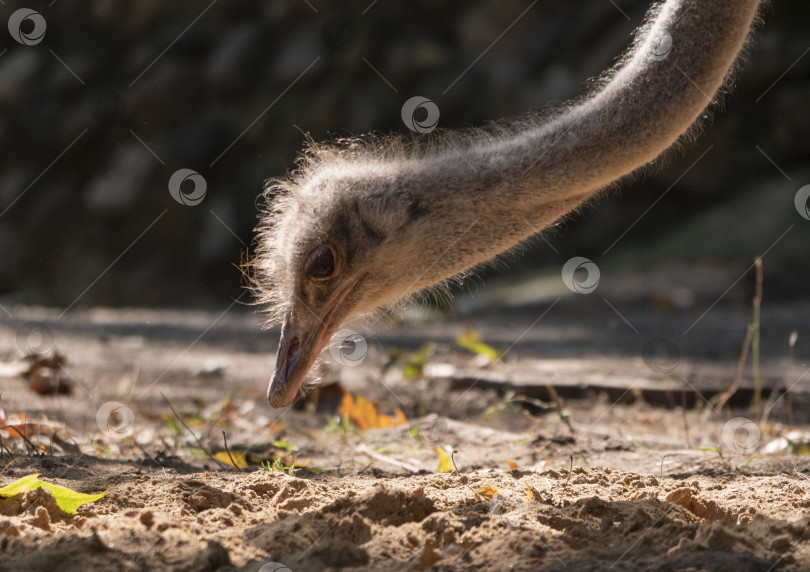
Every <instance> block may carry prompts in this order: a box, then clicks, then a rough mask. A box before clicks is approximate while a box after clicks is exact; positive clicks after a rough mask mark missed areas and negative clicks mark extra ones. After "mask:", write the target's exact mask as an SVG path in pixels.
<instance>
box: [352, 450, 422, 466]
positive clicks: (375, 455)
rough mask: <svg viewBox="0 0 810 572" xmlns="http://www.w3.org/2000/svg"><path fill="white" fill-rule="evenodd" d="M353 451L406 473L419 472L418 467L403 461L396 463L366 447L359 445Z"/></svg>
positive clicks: (390, 458) (391, 458)
mask: <svg viewBox="0 0 810 572" xmlns="http://www.w3.org/2000/svg"><path fill="white" fill-rule="evenodd" d="M355 451H357V452H358V453H363V454H364V455H368V456H369V457H371V458H372V459H377V460H378V461H382V462H383V463H387V464H389V465H393V466H395V467H399V468H400V469H405V470H406V471H410V472H411V473H418V472H419V467H417V466H416V465H412V464H410V463H406V462H405V461H398V460H397V459H394V458H393V457H388V456H386V455H381V454H379V453H375V452H374V451H372V450H371V449H369V448H368V446H367V445H360V446H358V447H356V448H355Z"/></svg>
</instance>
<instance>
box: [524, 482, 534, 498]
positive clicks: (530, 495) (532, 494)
mask: <svg viewBox="0 0 810 572" xmlns="http://www.w3.org/2000/svg"><path fill="white" fill-rule="evenodd" d="M526 490H527V491H529V492H527V493H526V498H527V499H529V500H531V499H533V498H534V493H533V492H532V488H531V487H530V486H529V483H526Z"/></svg>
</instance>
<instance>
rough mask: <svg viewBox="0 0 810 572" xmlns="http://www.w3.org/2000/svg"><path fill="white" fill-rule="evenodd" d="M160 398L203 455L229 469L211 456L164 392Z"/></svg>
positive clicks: (234, 467)
mask: <svg viewBox="0 0 810 572" xmlns="http://www.w3.org/2000/svg"><path fill="white" fill-rule="evenodd" d="M160 396H161V397H162V398H163V401H165V402H166V405H168V406H169V409H171V410H172V413H174V416H175V417H177V420H178V421H179V422H180V425H182V426H183V427H185V429H186V431H188V432H189V433H191V436H192V437H194V440H195V441H197V444H198V445H199V446H200V449H202V450H203V453H205V454H206V455H208V458H209V459H211V460H212V461H214V462H215V463H216V464H217V465H219V466H220V467H221V468H223V469H224V468H225V467H227V466H228V465H226V464H225V463H223V462H222V461H220V460H219V459H217V458H216V457H214V456H213V455H212V454H211V451H209V450H208V449H206V448H205V447H204V446H203V444H202V441H200V438H199V437H197V435H196V433H194V431H192V430H191V428H190V427H189V426H188V425H186V422H185V421H183V418H182V417H180V415H178V414H177V411H175V409H174V406H173V405H172V403H171V401H169V400H168V398H167V397H166V396H165V395H164V394H163V392H162V391H161V392H160ZM231 468H232V469H233V470H235V471H238V470H239V468H238V467H237V466H236V465H234V466H232V467H231Z"/></svg>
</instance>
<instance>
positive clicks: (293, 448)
mask: <svg viewBox="0 0 810 572" xmlns="http://www.w3.org/2000/svg"><path fill="white" fill-rule="evenodd" d="M272 445H273V447H276V448H278V449H284V450H285V451H287V452H289V453H295V452H296V451H298V447H296V446H295V445H290V444H289V443H287V442H286V441H281V440H276V441H273V443H272Z"/></svg>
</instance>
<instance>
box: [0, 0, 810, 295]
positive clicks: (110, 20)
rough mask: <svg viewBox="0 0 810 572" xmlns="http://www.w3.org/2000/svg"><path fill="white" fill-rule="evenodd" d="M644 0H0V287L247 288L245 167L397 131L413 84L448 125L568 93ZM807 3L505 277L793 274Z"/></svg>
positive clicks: (618, 46) (615, 43)
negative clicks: (646, 169)
mask: <svg viewBox="0 0 810 572" xmlns="http://www.w3.org/2000/svg"><path fill="white" fill-rule="evenodd" d="M649 4H650V2H649V1H648V0H587V1H586V0H581V1H579V2H556V1H552V0H537V1H536V2H533V3H531V2H527V1H517V0H500V1H498V2H494V1H468V2H463V3H458V2H449V1H439V0H431V1H426V0H425V1H413V0H412V1H408V2H402V1H399V2H394V1H392V0H380V1H376V0H375V1H372V0H364V1H363V2H349V1H340V2H328V1H326V0H289V1H283V0H274V1H272V2H259V1H247V0H227V1H226V0H220V1H214V2H210V1H204V2H179V1H173V2H161V1H159V0H137V1H135V0H129V1H125V0H122V1H116V2H112V1H106V0H105V1H100V0H97V1H88V2H81V3H77V2H68V1H65V0H61V1H55V2H40V1H34V0H30V1H27V2H16V1H12V0H5V1H4V2H3V3H2V5H0V20H2V21H3V22H6V21H9V26H8V28H9V30H8V32H7V31H6V30H5V29H3V30H2V33H0V149H2V153H0V303H3V304H38V305H47V306H56V307H60V308H67V307H76V308H79V307H87V306H96V305H101V306H114V307H117V306H153V307H154V306H173V307H202V308H204V307H209V306H211V307H213V306H216V307H221V306H222V303H223V300H225V301H226V302H227V301H228V300H230V299H234V298H236V297H238V296H239V295H240V294H241V291H242V286H241V284H242V280H241V276H240V271H239V270H238V268H237V266H238V264H239V262H240V260H241V259H243V258H244V257H245V256H246V255H248V253H249V252H250V249H251V242H252V240H253V230H252V229H253V228H254V226H255V224H256V215H257V207H256V201H257V197H258V195H259V193H260V192H261V187H262V182H263V181H264V180H265V179H267V178H268V177H275V176H280V175H282V174H283V173H284V172H285V170H287V169H290V168H291V167H292V166H293V164H294V159H295V156H296V153H297V152H298V151H299V150H300V148H301V146H302V142H303V140H304V135H303V134H304V133H308V134H311V136H312V137H313V138H314V139H316V140H321V139H326V138H330V137H340V136H345V135H350V134H359V133H363V132H366V131H370V130H374V131H382V132H391V131H394V132H407V127H406V126H405V125H404V123H403V121H402V119H401V116H400V113H401V108H402V105H403V103H404V102H405V101H406V100H407V99H409V98H410V97H412V96H415V95H419V96H424V97H427V98H429V99H431V100H432V101H433V102H435V103H436V105H437V106H438V107H439V109H440V113H441V116H440V120H439V126H440V127H443V128H458V127H463V126H470V125H478V124H481V123H482V122H484V121H486V120H494V119H498V118H500V117H508V116H515V115H519V114H521V113H523V112H525V111H528V110H530V109H535V110H537V109H542V108H543V107H544V106H545V105H548V104H554V103H555V102H557V103H558V102H562V101H564V100H565V99H567V98H569V97H572V96H574V95H576V94H577V93H578V92H580V91H581V90H582V89H583V88H584V87H586V86H587V85H588V79H589V78H593V77H595V76H597V75H598V74H599V73H600V72H601V71H602V70H604V69H605V68H607V67H609V66H610V65H611V63H612V62H613V61H614V59H615V58H616V57H617V56H618V55H619V54H621V52H622V51H623V49H624V48H625V47H626V46H627V45H628V43H629V41H630V39H631V36H632V34H633V31H634V30H635V29H636V28H637V26H638V25H639V24H640V23H641V21H642V18H643V15H644V13H645V11H646V10H647V8H648V7H649ZM20 8H28V9H30V10H33V11H35V12H36V13H38V14H39V16H36V15H34V16H31V15H30V12H29V13H19V12H17V11H18V10H19V9H20ZM14 14H16V15H17V16H16V20H15V19H14V16H13V15H14ZM20 14H22V15H23V16H26V14H28V16H26V17H24V18H22V19H21V20H20V18H21V17H22V16H20ZM17 20H20V21H19V22H17ZM42 22H44V24H45V26H46V29H45V33H44V36H42V29H39V28H38V23H39V24H40V25H41V24H42ZM808 22H810V4H808V3H807V2H806V1H805V0H776V1H774V2H773V3H772V5H771V6H770V7H768V8H767V10H766V13H765V21H764V24H763V25H762V27H761V30H760V31H759V33H758V34H757V35H756V43H755V45H754V46H753V49H752V50H751V51H750V56H749V58H748V62H747V64H746V65H745V68H744V71H743V73H741V74H739V76H738V78H737V80H736V81H735V82H734V86H733V90H732V92H731V94H730V95H729V96H728V97H727V98H726V101H725V108H724V110H723V111H722V112H718V113H716V114H715V115H714V117H713V118H712V119H709V120H708V121H707V123H706V127H705V129H704V131H703V133H702V135H701V136H700V137H699V138H698V140H697V141H695V142H693V143H691V144H689V145H687V146H685V147H684V148H683V150H681V151H679V152H677V153H675V154H673V155H671V159H670V160H669V161H668V162H667V163H666V165H665V166H664V167H663V168H661V169H659V170H658V171H657V172H656V173H655V174H654V175H652V176H651V177H648V178H646V179H644V180H640V181H636V182H635V183H633V184H629V185H624V186H623V188H622V191H621V193H612V194H611V195H610V196H608V197H604V198H603V199H601V200H600V201H598V202H596V203H594V205H593V206H592V207H591V208H588V209H586V210H585V211H584V212H583V213H581V214H579V215H577V216H576V217H573V218H572V219H570V220H569V221H567V222H566V223H565V224H564V225H562V226H560V227H557V228H555V229H553V230H552V231H551V232H548V233H545V234H544V238H545V240H540V239H538V240H536V241H535V242H534V243H533V244H532V245H530V246H528V247H527V248H525V249H523V250H522V251H521V252H520V253H518V254H516V255H515V256H514V257H512V258H511V259H510V260H511V263H510V268H509V269H508V270H507V271H506V272H507V274H506V275H505V278H504V277H503V276H504V275H503V274H502V273H501V272H498V273H497V274H498V275H499V276H501V277H502V278H500V279H499V280H500V283H502V284H510V285H511V284H519V283H525V282H526V281H527V280H528V281H529V282H530V281H531V280H532V277H535V276H543V275H549V276H551V275H553V276H556V280H557V281H559V273H560V267H561V266H562V264H563V263H564V262H565V261H566V260H568V259H569V258H570V257H572V256H585V257H588V258H590V259H592V260H594V261H595V262H597V263H598V264H599V265H600V268H601V270H602V274H603V276H605V275H606V272H607V271H608V270H609V269H612V270H614V271H616V272H625V271H626V272H628V273H639V272H641V273H648V272H653V271H657V270H660V269H662V268H663V269H664V270H666V269H670V270H671V271H672V272H675V273H679V272H681V270H679V269H681V268H683V267H684V265H686V266H688V267H690V268H692V269H697V270H694V273H697V274H699V273H700V271H701V269H703V270H705V271H707V272H708V271H711V270H714V269H716V268H727V269H729V272H730V273H731V275H735V274H739V273H740V272H743V271H744V270H745V269H746V268H747V267H748V266H750V265H751V263H752V262H753V259H754V257H756V256H758V255H761V254H763V253H765V252H767V254H766V258H765V276H766V288H767V292H768V295H769V296H773V297H781V298H783V299H786V300H789V299H796V298H798V297H801V296H804V295H806V292H807V289H808V284H810V265H808V245H810V242H809V239H810V221H808V220H806V219H805V218H802V216H800V215H801V212H800V211H799V210H798V207H797V206H796V205H795V201H794V197H795V196H796V193H797V192H798V191H799V189H800V188H801V187H803V186H804V185H806V184H808V183H810V142H808V136H807V134H808V127H810V106H809V105H808V102H809V101H810V55H808V49H810V36H808V34H807V33H806V30H807V29H808ZM15 25H16V27H15ZM4 28H5V26H4ZM26 44H28V45H26ZM465 70H466V72H465ZM663 97H665V94H664V95H663ZM710 146H711V149H709V148H710ZM707 149H709V151H708V152H706V151H707ZM704 153H706V154H705V156H703V157H702V158H701V156H702V155H703V154H704ZM696 161H697V162H696ZM693 163H694V166H693V167H692V168H689V167H690V165H692V164H693ZM179 169H190V170H193V171H195V172H196V173H199V175H200V177H199V178H198V179H197V184H198V185H204V190H205V194H204V198H203V199H202V201H201V202H199V203H198V204H196V205H193V206H192V205H184V204H181V203H180V202H178V201H177V200H175V199H174V198H173V197H172V195H171V194H170V192H169V181H170V178H171V176H172V174H174V173H176V172H177V171H178V170H179ZM185 173H186V174H187V173H189V172H188V171H186V172H185ZM684 173H685V174H684ZM181 178H182V177H181ZM194 185H195V183H194V181H192V180H187V181H186V182H185V183H183V187H182V190H183V192H184V193H186V194H189V193H193V192H194V191H198V193H200V194H201V193H202V189H203V187H200V186H198V187H195V186H194ZM805 214H806V213H805ZM780 237H781V238H780ZM606 251H607V252H606ZM492 274H496V273H492ZM707 275H709V274H707ZM484 279H485V281H486V283H487V284H490V283H493V284H498V283H499V281H498V280H495V281H493V282H490V281H489V280H488V279H487V277H486V276H485V277H484ZM477 283H478V284H480V283H481V282H480V281H478V282H477ZM726 286H727V283H725V282H723V283H718V284H717V285H716V288H715V289H714V290H716V291H714V290H713V292H712V297H716V295H717V294H718V293H719V291H721V290H723V289H725V288H726ZM751 288H753V286H751ZM515 296H517V294H515ZM747 296H749V297H750V295H747Z"/></svg>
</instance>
